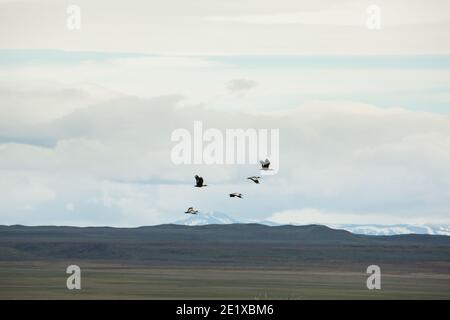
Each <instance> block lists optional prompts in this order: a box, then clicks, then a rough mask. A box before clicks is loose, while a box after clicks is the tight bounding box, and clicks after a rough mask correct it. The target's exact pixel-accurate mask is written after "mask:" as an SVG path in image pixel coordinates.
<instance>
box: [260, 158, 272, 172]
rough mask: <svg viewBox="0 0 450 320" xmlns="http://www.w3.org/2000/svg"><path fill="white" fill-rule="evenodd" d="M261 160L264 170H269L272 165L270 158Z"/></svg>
mask: <svg viewBox="0 0 450 320" xmlns="http://www.w3.org/2000/svg"><path fill="white" fill-rule="evenodd" d="M259 162H260V163H261V167H262V168H261V169H262V170H269V166H270V161H269V159H266V160H264V161H262V160H260V161H259Z"/></svg>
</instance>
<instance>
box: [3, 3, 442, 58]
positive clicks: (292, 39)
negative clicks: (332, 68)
mask: <svg viewBox="0 0 450 320" xmlns="http://www.w3.org/2000/svg"><path fill="white" fill-rule="evenodd" d="M369 4H373V1H366V0H364V1H345V0H340V1H338V0H333V1H330V0H322V1H315V2H310V1H306V0H303V1H300V0H280V1H276V2H274V1H270V0H243V1H228V2H227V3H223V1H221V0H216V1H214V0H208V1H207V0H201V1H198V2H197V3H196V5H195V6H193V5H192V4H190V3H188V2H184V1H180V0H168V1H165V2H164V3H162V2H160V1H144V0H136V1H133V5H130V4H129V3H128V2H111V1H105V0H95V1H93V0H79V1H77V5H78V6H79V7H80V8H81V17H82V18H81V30H79V31H69V30H68V29H67V28H66V21H65V20H66V19H67V15H66V11H65V9H66V7H65V6H64V5H61V2H60V1H57V0H47V1H3V2H0V6H1V8H0V39H5V41H0V48H2V49H47V48H58V49H66V50H89V51H115V52H123V51H128V52H130V51H131V52H146V53H163V54H249V53H254V54H304V53H322V54H340V53H343V52H345V53H348V54H350V53H353V54H354V53H364V54H365V53H371V54H377V53H391V54H399V53H404V54H411V53H416V54H417V53H424V52H427V53H430V52H434V53H443V52H446V53H448V52H450V47H449V43H448V41H446V40H447V38H448V30H449V26H450V24H449V19H448V16H447V14H446V13H447V12H448V9H449V3H448V1H445V0H429V1H426V2H424V1H422V0H415V1H411V0H410V1H406V0H389V1H388V0H378V1H376V4H378V5H379V6H380V7H381V9H382V15H383V16H382V23H383V24H384V25H385V26H386V27H387V28H386V31H381V32H377V33H376V34H375V33H373V32H372V33H370V31H368V30H365V29H364V26H365V18H366V8H367V6H368V5H369ZM242 22H245V23H242ZM299 23H300V24H299ZM6 39H7V40H6ZM99 39H101V41H99Z"/></svg>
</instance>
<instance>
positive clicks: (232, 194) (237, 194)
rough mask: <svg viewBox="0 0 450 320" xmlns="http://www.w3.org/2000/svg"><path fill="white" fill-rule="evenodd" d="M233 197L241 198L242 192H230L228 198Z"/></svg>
mask: <svg viewBox="0 0 450 320" xmlns="http://www.w3.org/2000/svg"><path fill="white" fill-rule="evenodd" d="M234 197H237V198H241V199H242V193H237V192H234V193H230V198H234Z"/></svg>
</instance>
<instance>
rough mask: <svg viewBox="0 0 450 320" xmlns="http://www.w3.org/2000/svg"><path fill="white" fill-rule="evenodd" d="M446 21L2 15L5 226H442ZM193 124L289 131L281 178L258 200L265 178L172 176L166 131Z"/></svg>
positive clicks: (259, 13) (291, 6)
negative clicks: (208, 221)
mask: <svg viewBox="0 0 450 320" xmlns="http://www.w3.org/2000/svg"><path fill="white" fill-rule="evenodd" d="M73 4H74V5H77V6H78V7H79V8H80V10H81V11H80V12H81V15H80V17H81V20H80V21H81V24H80V26H81V28H80V29H76V30H70V29H69V28H67V25H66V20H67V18H68V14H67V11H66V10H67V6H69V5H73ZM369 5H377V6H378V7H379V9H380V18H381V20H380V27H381V28H380V29H376V30H372V29H369V28H368V27H367V25H366V19H367V17H368V13H367V8H368V7H369ZM449 9H450V3H449V2H448V1H436V0H432V1H399V0H394V1H392V0H391V1H370V2H368V1H323V0H322V1H314V2H309V1H253V0H241V1H237V0H229V1H211V0H208V1H206V0H199V1H195V2H187V1H180V0H169V1H164V2H161V1H158V2H156V1H140V0H135V1H127V2H123V1H103V0H90V1H79V0H77V1H70V2H67V1H56V0H41V1H34V0H15V1H12V0H0V194H1V197H0V200H1V201H0V224H25V225H79V226H87V225H91V226H97V225H110V226H127V227H128V226H140V225H153V224H160V223H168V222H173V221H178V220H180V219H182V218H183V217H184V211H185V210H186V208H187V207H189V206H194V207H196V208H197V209H198V210H200V212H202V211H203V212H213V211H220V212H224V213H226V214H227V215H229V216H231V217H233V218H235V219H236V220H240V221H261V220H271V221H274V222H277V223H298V224H306V223H323V224H349V223H353V224H372V223H379V224H401V223H409V224H424V223H428V224H435V223H436V224H438V223H439V224H448V223H450V165H449V163H450V103H449V102H450V42H449V41H448V39H449V38H450V37H449V36H450V16H448V11H449ZM196 120H201V121H202V122H203V126H204V127H205V128H217V129H219V130H226V129H234V128H243V129H247V128H256V129H260V128H266V129H272V128H273V129H279V130H280V163H279V172H278V173H277V174H276V175H273V176H270V177H263V180H262V182H261V184H260V185H256V184H253V183H252V182H250V181H248V180H246V179H245V178H246V177H247V176H250V175H253V174H258V170H257V169H258V168H257V166H255V165H175V164H173V163H172V161H171V150H172V148H173V146H174V143H173V142H172V141H171V133H172V132H173V131H174V130H175V129H178V128H186V129H188V130H193V124H194V121H196ZM195 174H200V175H202V176H203V177H204V178H205V181H206V183H207V184H208V187H207V188H202V189H197V188H193V185H194V175H195ZM231 192H241V193H243V194H244V199H242V200H241V199H230V198H229V197H228V194H229V193H231Z"/></svg>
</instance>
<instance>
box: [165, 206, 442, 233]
mask: <svg viewBox="0 0 450 320" xmlns="http://www.w3.org/2000/svg"><path fill="white" fill-rule="evenodd" d="M232 223H258V224H263V225H266V226H278V225H279V224H277V223H275V222H272V221H269V220H262V221H238V220H236V219H234V218H231V217H229V216H228V215H226V214H225V213H223V212H217V211H214V212H206V213H199V214H198V215H189V216H188V217H186V218H184V219H181V220H178V221H176V222H174V224H178V225H185V226H202V225H208V224H232ZM327 226H328V227H331V228H334V229H343V230H347V231H349V232H351V233H354V234H363V235H377V236H381V235H383V236H389V235H398V234H429V235H446V236H450V225H446V224H443V225H433V224H423V225H410V224H396V225H382V224H364V225H363V224H327Z"/></svg>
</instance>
